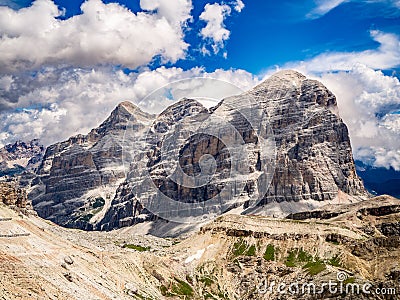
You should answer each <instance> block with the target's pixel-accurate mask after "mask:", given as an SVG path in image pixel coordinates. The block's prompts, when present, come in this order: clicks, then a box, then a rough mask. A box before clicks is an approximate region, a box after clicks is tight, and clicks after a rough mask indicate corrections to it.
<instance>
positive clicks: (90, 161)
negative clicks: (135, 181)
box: [31, 102, 152, 229]
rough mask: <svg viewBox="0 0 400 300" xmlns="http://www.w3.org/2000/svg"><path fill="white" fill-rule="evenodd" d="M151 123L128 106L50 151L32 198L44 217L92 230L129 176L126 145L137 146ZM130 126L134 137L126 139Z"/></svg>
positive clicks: (58, 144)
mask: <svg viewBox="0 0 400 300" xmlns="http://www.w3.org/2000/svg"><path fill="white" fill-rule="evenodd" d="M151 119H152V115H150V114H146V113H144V112H142V111H140V110H139V109H138V108H137V107H136V106H134V105H133V104H132V103H130V102H123V103H121V104H119V105H118V106H117V107H116V109H115V110H114V111H113V112H112V113H111V115H110V117H109V118H108V119H107V120H106V121H104V122H103V123H102V124H101V125H100V126H99V127H98V128H95V129H93V130H92V131H91V132H90V133H89V134H87V135H77V136H74V137H71V138H70V139H68V140H67V141H64V142H61V143H57V144H54V145H51V146H49V147H48V148H47V149H46V153H45V155H44V158H43V161H42V164H41V165H40V167H39V169H38V172H37V173H38V175H39V178H38V179H37V180H36V181H40V183H39V184H37V185H36V189H35V190H34V191H33V192H32V193H31V195H32V198H33V199H32V200H33V201H32V204H33V206H34V208H35V210H36V211H37V212H38V214H39V215H40V216H41V217H43V218H47V219H50V220H52V221H54V222H56V223H58V224H60V225H64V226H68V227H79V228H85V229H91V228H92V225H91V222H96V215H97V216H98V215H101V210H104V211H105V210H106V209H107V207H108V205H109V201H110V199H111V197H113V196H114V192H115V189H116V188H117V186H118V185H119V184H120V183H121V180H123V178H124V177H125V167H126V165H124V163H123V157H122V149H123V147H124V143H128V144H129V143H133V142H134V141H135V138H136V137H137V136H140V135H141V134H142V131H143V130H144V129H145V128H147V126H148V124H147V123H148V122H149V120H151ZM128 121H130V122H131V123H129V125H131V126H132V128H133V130H132V131H131V132H132V135H131V136H125V137H124V134H125V131H126V129H127V126H128ZM127 159H129V158H127Z"/></svg>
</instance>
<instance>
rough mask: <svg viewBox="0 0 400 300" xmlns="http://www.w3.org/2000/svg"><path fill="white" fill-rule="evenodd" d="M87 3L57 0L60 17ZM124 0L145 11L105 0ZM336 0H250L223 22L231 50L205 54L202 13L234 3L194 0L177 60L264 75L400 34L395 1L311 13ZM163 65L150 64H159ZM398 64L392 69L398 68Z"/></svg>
mask: <svg viewBox="0 0 400 300" xmlns="http://www.w3.org/2000/svg"><path fill="white" fill-rule="evenodd" d="M32 2H33V1H27V0H21V1H8V0H6V1H4V0H3V1H0V4H3V5H4V4H8V5H9V6H12V7H13V8H14V9H17V8H21V7H28V6H30V5H31V4H32ZM83 2H84V1H67V0H55V1H54V3H55V4H57V5H58V6H59V8H62V9H65V15H64V16H62V17H60V18H61V19H67V18H70V17H72V16H74V15H77V14H81V13H82V11H81V8H80V6H81V4H82V3H83ZM103 2H104V3H113V2H114V3H119V4H121V5H123V6H125V7H127V8H129V9H130V10H132V11H133V12H135V13H137V12H140V11H141V8H140V3H139V1H129V0H124V1H103ZM323 2H335V1H320V2H318V1H317V2H316V1H313V0H307V1H295V0H284V1H279V3H277V2H276V1H246V3H245V8H244V9H243V10H242V11H241V12H240V13H238V12H235V11H234V12H232V13H231V15H230V16H228V17H227V18H226V20H225V22H224V25H225V26H226V28H227V29H228V30H229V31H230V37H229V39H228V41H227V42H226V44H225V48H224V49H225V51H226V52H227V53H228V56H227V58H224V57H223V55H222V52H221V53H219V54H218V55H206V56H204V55H201V54H200V53H199V52H198V48H199V46H200V44H201V38H200V37H199V29H200V28H201V27H202V26H203V25H204V22H203V21H199V15H200V14H201V12H202V11H203V9H204V6H205V5H206V4H207V3H211V4H212V3H219V4H222V3H228V4H229V3H230V2H229V1H225V2H224V1H211V2H210V1H204V0H200V1H194V2H193V10H192V12H191V15H192V17H193V21H192V22H189V24H188V26H187V28H186V35H185V37H184V40H185V41H187V42H188V43H189V44H190V45H191V46H190V48H189V51H188V53H187V55H186V56H185V57H184V58H183V59H180V60H179V61H178V62H176V63H173V64H171V63H167V64H165V65H168V66H172V65H173V66H177V67H182V68H184V69H188V68H192V67H195V66H204V67H205V68H206V70H207V71H213V70H215V69H218V68H224V69H229V68H238V69H244V70H247V71H249V72H251V73H253V74H261V73H262V72H264V71H265V70H267V69H269V68H271V67H274V66H275V65H278V66H282V65H284V64H285V63H287V62H291V61H301V60H307V59H310V58H312V57H314V56H316V55H318V54H320V53H324V52H334V51H347V52H351V51H362V50H367V49H373V48H376V47H378V46H379V44H378V43H377V42H375V41H374V40H372V39H371V37H370V33H369V32H370V30H380V31H383V32H388V33H395V34H399V33H400V8H399V7H398V6H396V5H399V4H398V3H399V2H397V4H396V1H345V2H344V3H342V4H340V5H338V6H336V7H334V8H333V9H332V10H330V11H327V12H326V13H325V14H323V15H318V14H317V15H313V16H310V15H309V14H310V13H312V12H313V10H315V9H316V8H317V7H318V4H319V3H323ZM160 65H162V64H160V63H154V64H151V67H152V68H156V67H158V66H160ZM397 68H398V66H394V67H393V68H390V69H388V70H387V71H393V70H395V69H397Z"/></svg>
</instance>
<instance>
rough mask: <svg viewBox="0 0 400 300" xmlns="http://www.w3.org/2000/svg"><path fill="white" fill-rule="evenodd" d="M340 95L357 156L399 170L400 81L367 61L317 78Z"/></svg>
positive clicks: (343, 113) (341, 113) (342, 113)
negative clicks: (372, 67) (349, 68)
mask: <svg viewBox="0 0 400 300" xmlns="http://www.w3.org/2000/svg"><path fill="white" fill-rule="evenodd" d="M318 79H319V80H321V81H322V82H323V83H324V84H325V85H326V86H327V87H328V88H329V89H330V90H331V91H332V92H333V93H334V94H335V95H336V97H337V101H338V106H339V111H340V115H341V117H342V118H343V120H344V122H345V123H346V125H347V126H348V128H349V133H350V138H351V142H352V146H353V152H354V157H355V158H356V159H360V160H362V161H365V162H369V163H371V164H373V165H375V166H379V167H386V168H389V167H390V166H392V167H394V168H395V169H396V170H400V126H399V125H400V114H398V113H399V111H400V82H399V80H398V79H397V78H396V77H391V76H385V75H384V74H383V73H382V72H381V71H375V70H373V69H371V68H368V67H367V66H365V65H362V64H357V65H355V66H354V67H353V68H352V69H351V70H350V71H347V72H338V73H325V74H322V75H320V77H319V78H318Z"/></svg>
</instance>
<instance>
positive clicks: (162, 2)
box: [140, 0, 192, 28]
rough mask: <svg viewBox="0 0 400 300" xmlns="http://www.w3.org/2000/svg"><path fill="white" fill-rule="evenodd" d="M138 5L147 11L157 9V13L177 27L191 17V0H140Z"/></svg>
mask: <svg viewBox="0 0 400 300" xmlns="http://www.w3.org/2000/svg"><path fill="white" fill-rule="evenodd" d="M140 7H141V8H142V9H143V10H147V11H157V14H158V15H160V16H161V17H165V18H166V19H167V20H168V22H169V23H170V24H174V25H175V26H177V27H178V28H179V27H180V26H181V25H184V24H185V23H186V22H187V21H188V20H189V19H191V18H192V17H191V15H190V11H191V10H192V2H191V1H188V0H174V1H170V0H140Z"/></svg>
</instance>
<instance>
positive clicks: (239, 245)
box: [233, 239, 248, 256]
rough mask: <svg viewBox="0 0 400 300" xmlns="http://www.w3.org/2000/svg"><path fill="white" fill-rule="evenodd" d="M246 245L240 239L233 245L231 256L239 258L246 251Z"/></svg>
mask: <svg viewBox="0 0 400 300" xmlns="http://www.w3.org/2000/svg"><path fill="white" fill-rule="evenodd" d="M247 247H248V245H247V243H246V241H245V240H243V239H240V240H239V241H238V242H236V243H234V244H233V255H235V256H239V255H243V254H244V252H245V251H246V249H247Z"/></svg>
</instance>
